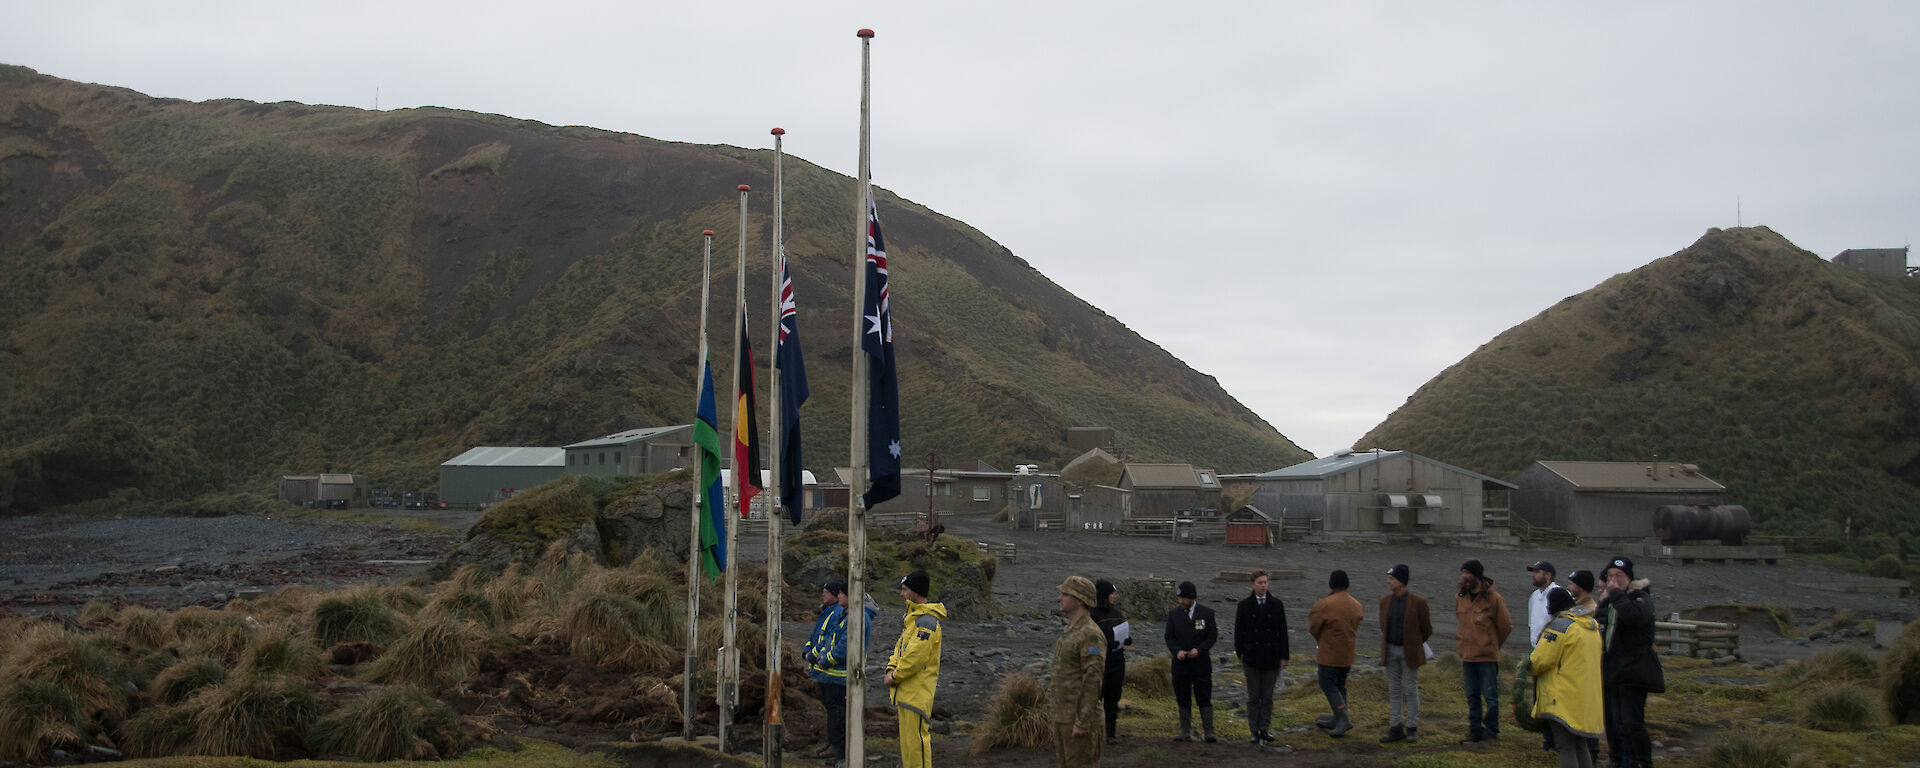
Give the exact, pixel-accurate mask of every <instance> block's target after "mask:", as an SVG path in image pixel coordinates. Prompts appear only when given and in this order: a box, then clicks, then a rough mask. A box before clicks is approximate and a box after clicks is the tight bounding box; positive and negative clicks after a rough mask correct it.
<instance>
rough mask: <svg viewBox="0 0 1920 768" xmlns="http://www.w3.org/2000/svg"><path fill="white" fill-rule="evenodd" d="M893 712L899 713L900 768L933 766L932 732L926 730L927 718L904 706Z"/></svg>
mask: <svg viewBox="0 0 1920 768" xmlns="http://www.w3.org/2000/svg"><path fill="white" fill-rule="evenodd" d="M894 712H897V713H899V715H900V765H901V766H902V768H933V734H932V733H931V732H929V731H928V730H927V719H926V718H924V717H921V716H920V713H918V712H915V711H913V710H911V709H907V708H906V707H901V708H899V709H896V710H894Z"/></svg>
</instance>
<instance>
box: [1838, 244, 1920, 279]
mask: <svg viewBox="0 0 1920 768" xmlns="http://www.w3.org/2000/svg"><path fill="white" fill-rule="evenodd" d="M1833 263H1835V264H1838V265H1840V266H1843V267H1853V268H1854V269H1857V270H1860V271H1862V272H1865V273H1867V274H1869V275H1879V276H1881V277H1906V276H1907V249H1905V248H1848V249H1847V250H1844V251H1841V252H1840V255H1838V256H1835V257H1833Z"/></svg>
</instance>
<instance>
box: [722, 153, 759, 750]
mask: <svg viewBox="0 0 1920 768" xmlns="http://www.w3.org/2000/svg"><path fill="white" fill-rule="evenodd" d="M751 191H753V188H752V187H749V186H747V185H745V184H742V185H740V233H739V240H740V257H739V258H738V259H736V260H735V262H734V264H735V267H734V290H733V327H734V337H733V399H731V400H728V401H727V410H728V411H731V412H732V414H733V416H732V418H730V419H728V422H729V423H732V424H733V431H732V434H733V439H734V440H735V441H736V442H737V441H738V440H739V439H740V429H741V426H740V424H739V421H740V369H741V367H742V366H745V365H746V364H747V361H746V357H745V351H746V350H743V349H741V348H740V336H739V334H740V329H742V328H745V327H746V312H747V193H748V192H751ZM748 471H750V470H749V469H748V468H746V467H742V466H739V465H738V464H735V465H734V467H733V473H732V474H733V498H734V499H735V501H734V503H735V504H738V503H739V500H740V499H741V498H743V497H742V496H741V495H740V491H741V488H742V485H741V484H742V483H744V482H746V481H745V480H744V479H742V478H744V477H745V473H746V472H748ZM755 479H756V480H758V479H759V478H755ZM739 544H740V521H739V520H735V519H733V510H732V509H728V510H727V597H726V608H725V609H724V613H725V615H726V617H727V629H726V637H725V638H724V642H723V644H722V645H721V646H720V674H719V677H720V680H721V681H722V682H721V683H720V692H719V695H720V751H722V752H725V751H727V749H728V746H729V744H728V742H727V737H728V736H729V735H730V732H731V731H732V729H733V708H734V707H735V706H737V705H739V703H740V647H739V646H738V645H737V644H736V642H737V635H736V633H737V631H738V629H739V626H740V569H739V568H737V567H736V566H737V565H739V563H740V547H739Z"/></svg>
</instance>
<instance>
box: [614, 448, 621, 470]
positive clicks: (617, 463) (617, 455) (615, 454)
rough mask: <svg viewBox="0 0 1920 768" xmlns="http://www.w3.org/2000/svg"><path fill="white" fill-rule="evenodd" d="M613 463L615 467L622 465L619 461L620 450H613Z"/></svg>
mask: <svg viewBox="0 0 1920 768" xmlns="http://www.w3.org/2000/svg"><path fill="white" fill-rule="evenodd" d="M613 465H614V466H616V467H618V466H622V465H621V463H620V452H619V451H614V452H613Z"/></svg>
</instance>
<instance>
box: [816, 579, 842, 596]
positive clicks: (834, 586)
mask: <svg viewBox="0 0 1920 768" xmlns="http://www.w3.org/2000/svg"><path fill="white" fill-rule="evenodd" d="M820 588H821V589H824V590H826V591H828V592H831V593H833V594H835V595H844V594H846V593H847V583H846V582H845V581H842V580H840V579H828V580H827V583H825V584H822V585H820Z"/></svg>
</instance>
